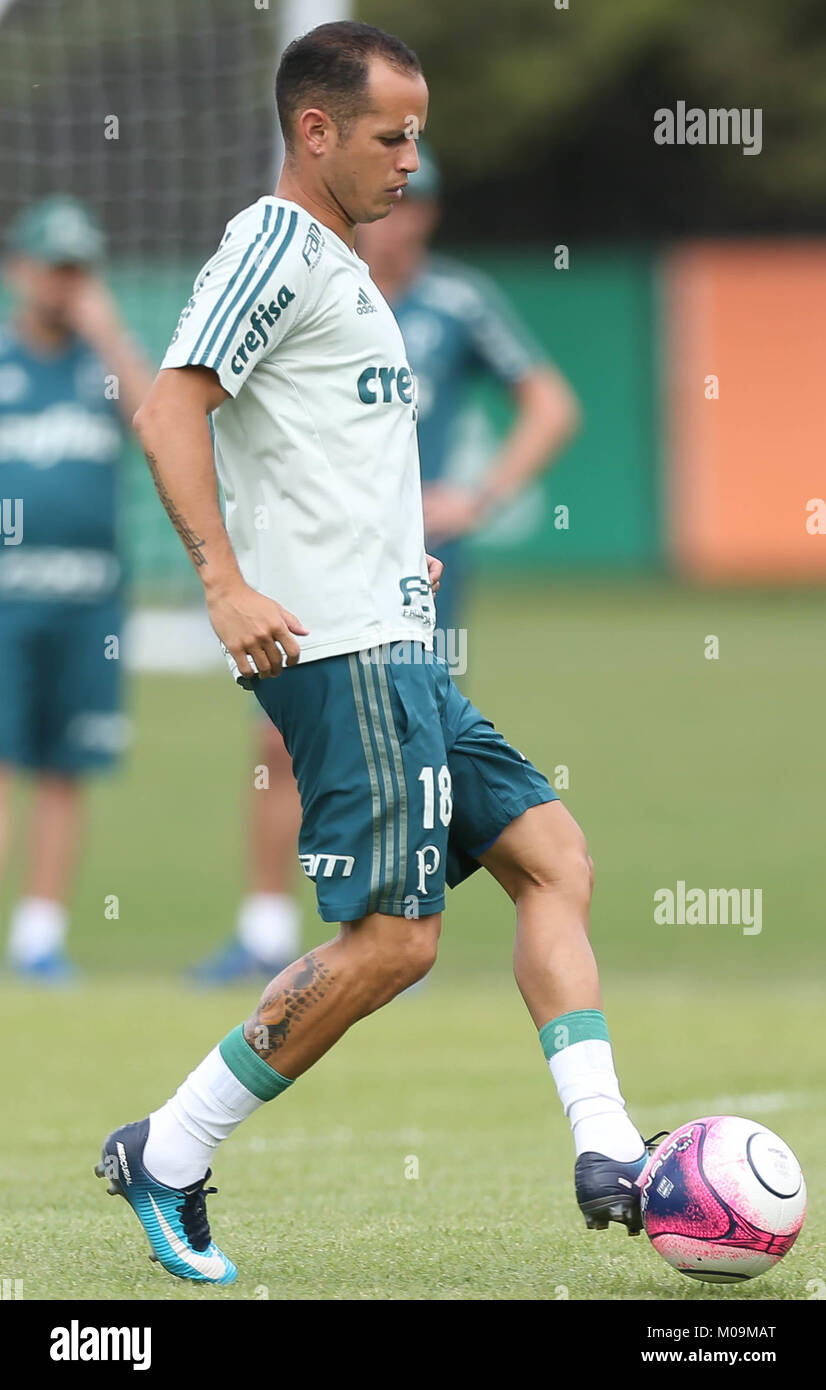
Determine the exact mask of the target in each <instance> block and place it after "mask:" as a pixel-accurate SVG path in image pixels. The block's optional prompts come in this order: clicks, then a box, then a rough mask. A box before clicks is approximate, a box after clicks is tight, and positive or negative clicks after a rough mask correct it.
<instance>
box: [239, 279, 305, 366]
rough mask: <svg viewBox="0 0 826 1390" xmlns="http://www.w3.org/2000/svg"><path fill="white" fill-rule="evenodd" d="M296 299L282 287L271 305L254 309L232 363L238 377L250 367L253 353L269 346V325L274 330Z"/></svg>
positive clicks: (271, 301)
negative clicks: (282, 313)
mask: <svg viewBox="0 0 826 1390" xmlns="http://www.w3.org/2000/svg"><path fill="white" fill-rule="evenodd" d="M294 299H295V295H294V294H293V292H292V290H290V289H288V288H287V286H286V285H282V286H281V289H280V290H279V291H278V294H277V295H276V297H275V299H271V300H270V302H269V304H259V305H258V306H257V307H256V308H255V309H253V311H252V313H251V314H250V316H249V319H248V320H247V322H248V323H249V324H250V327H249V328H248V330H247V332H246V333H245V334H244V336H243V338H242V339H241V341H240V343H238V344H237V346H236V348H235V352H234V353H233V356H232V361H231V362H230V366H231V367H232V370H233V372H234V373H235V375H236V376H241V374H242V372H243V370H244V368H245V367H247V366H248V365H249V361H250V358H251V357H252V355H253V353H256V352H258V351H259V350H260V349H261V348H262V347H266V346H267V343H268V342H269V341H270V335H269V334H268V332H267V325H268V326H269V327H270V328H274V327H275V325H276V322H277V321H278V319H280V317H281V311H282V309H286V307H287V305H288V304H290V303H291V302H292V300H294Z"/></svg>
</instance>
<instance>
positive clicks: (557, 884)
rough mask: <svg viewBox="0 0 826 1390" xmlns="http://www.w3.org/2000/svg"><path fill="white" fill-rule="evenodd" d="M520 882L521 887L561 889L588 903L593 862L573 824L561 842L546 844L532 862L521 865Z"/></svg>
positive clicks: (583, 840)
mask: <svg viewBox="0 0 826 1390" xmlns="http://www.w3.org/2000/svg"><path fill="white" fill-rule="evenodd" d="M522 883H523V888H524V887H527V888H529V889H535V888H540V889H545V888H547V889H554V890H562V891H564V892H565V894H566V895H567V896H569V897H573V898H575V899H577V900H578V901H580V902H582V903H585V904H587V903H589V902H590V901H591V894H592V893H593V888H594V861H593V859H592V858H591V856H590V854H589V853H588V845H587V842H586V840H585V836H584V835H583V833H582V831H581V830H580V828H579V826H578V825H576V823H575V822H574V823H572V825H571V827H570V830H569V833H568V834H566V836H565V838H564V839H563V840H561V841H560V840H559V839H557V840H555V841H553V842H551V841H549V842H548V843H547V844H546V845H545V846H544V847H543V850H542V851H541V852H540V853H539V854H538V855H537V856H536V857H535V858H534V859H533V860H532V861H531V862H529V863H528V864H525V865H523V866H522Z"/></svg>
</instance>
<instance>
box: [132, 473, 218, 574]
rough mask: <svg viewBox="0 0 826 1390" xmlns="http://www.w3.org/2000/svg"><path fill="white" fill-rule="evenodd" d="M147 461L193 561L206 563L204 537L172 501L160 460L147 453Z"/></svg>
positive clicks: (169, 514)
mask: <svg viewBox="0 0 826 1390" xmlns="http://www.w3.org/2000/svg"><path fill="white" fill-rule="evenodd" d="M146 462H147V463H148V464H149V471H150V473H151V474H152V478H153V480H154V483H155V487H156V489H157V492H158V496H159V497H160V499H161V501H162V503H163V505H164V509H165V511H166V514H167V516H168V517H169V520H170V521H171V522H172V525H173V526H174V527H175V530H176V531H177V532H178V535H179V536H180V538H181V540H182V541H183V543H184V545H185V546H186V548H187V550H188V551H189V553H190V555H191V556H192V560H193V563H194V564H195V565H197V566H198V567H200V566H201V565H205V564H206V562H207V558H206V555H205V554H204V551H203V547H204V545H205V544H206V541H205V540H204V537H203V536H197V535H196V534H195V532H194V531H193V530H192V527H191V526H188V525H187V523H186V522H185V521H184V519H183V517H182V516H181V514H180V512H179V511H178V509H177V507H176V506H175V503H174V502H173V501H172V498H171V497H170V496H169V493H168V492H167V490H166V488H165V487H164V482H163V478H162V477H161V474H160V469H159V468H158V460H157V458H156V457H155V455H154V454H149V453H147V455H146Z"/></svg>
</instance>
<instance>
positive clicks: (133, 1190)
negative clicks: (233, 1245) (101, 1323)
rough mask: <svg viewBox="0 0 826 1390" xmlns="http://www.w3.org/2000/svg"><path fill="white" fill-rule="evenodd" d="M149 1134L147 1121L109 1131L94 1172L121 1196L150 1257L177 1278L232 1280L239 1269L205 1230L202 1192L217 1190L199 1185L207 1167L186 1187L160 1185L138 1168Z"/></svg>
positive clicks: (113, 1193)
mask: <svg viewBox="0 0 826 1390" xmlns="http://www.w3.org/2000/svg"><path fill="white" fill-rule="evenodd" d="M148 1136H149V1120H139V1121H138V1122H137V1123H136V1124H131V1125H122V1126H121V1128H120V1129H115V1130H113V1131H112V1133H111V1134H110V1135H109V1136H108V1138H107V1139H105V1140H104V1142H103V1150H102V1152H101V1156H100V1163H98V1164H97V1165H96V1167H95V1173H96V1174H97V1176H98V1177H99V1178H108V1179H109V1187H108V1188H107V1191H108V1192H109V1194H110V1195H111V1196H113V1197H114V1196H119V1197H125V1198H126V1200H127V1202H128V1203H129V1205H130V1207H131V1208H132V1210H133V1211H134V1213H135V1215H136V1216H137V1218H138V1220H139V1221H140V1223H141V1225H142V1226H143V1228H144V1230H145V1231H146V1234H147V1235H148V1237H149V1244H150V1245H151V1246H152V1254H151V1255H150V1257H149V1258H150V1259H152V1260H157V1261H158V1262H159V1263H160V1264H162V1265H163V1267H164V1269H166V1270H168V1271H169V1273H170V1274H174V1275H176V1276H177V1278H178V1279H191V1280H193V1281H194V1282H195V1283H200V1284H234V1283H235V1280H236V1278H237V1276H238V1271H237V1269H236V1268H235V1265H234V1264H233V1263H232V1261H231V1260H228V1259H227V1257H226V1255H225V1254H224V1253H223V1251H222V1250H219V1249H218V1246H217V1245H216V1244H215V1242H214V1241H213V1240H212V1238H211V1236H210V1233H209V1222H208V1221H207V1214H206V1196H207V1193H208V1192H216V1191H217V1188H215V1187H205V1186H204V1184H205V1183H206V1181H207V1179H208V1178H209V1177H211V1175H212V1170H211V1169H209V1168H208V1169H207V1171H206V1173H205V1174H204V1176H203V1177H202V1178H201V1179H200V1181H199V1182H196V1183H193V1184H192V1186H191V1187H184V1188H179V1187H165V1186H164V1184H163V1183H160V1182H156V1181H155V1179H154V1178H153V1177H151V1176H150V1174H149V1173H147V1171H146V1169H145V1168H144V1166H143V1151H144V1148H145V1146H146V1140H147V1138H148Z"/></svg>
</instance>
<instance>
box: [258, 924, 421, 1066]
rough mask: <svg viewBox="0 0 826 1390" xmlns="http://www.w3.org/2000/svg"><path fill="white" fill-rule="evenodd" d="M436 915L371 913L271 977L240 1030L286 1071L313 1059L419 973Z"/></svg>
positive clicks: (419, 975) (275, 1064) (270, 1060)
mask: <svg viewBox="0 0 826 1390" xmlns="http://www.w3.org/2000/svg"><path fill="white" fill-rule="evenodd" d="M441 921H442V919H441V914H440V913H437V914H434V915H433V916H430V917H422V918H420V919H419V920H418V921H417V920H410V921H409V920H407V919H406V918H404V917H388V916H386V915H385V914H384V913H380V912H374V913H371V915H370V916H368V917H362V918H361V920H360V921H358V922H343V923H342V925H341V931H340V932H339V935H338V936H337V937H336V938H335V939H334V940H333V941H328V942H327V943H326V944H325V945H324V946H319V947H318V948H317V949H316V950H313V951H310V952H308V954H307V955H306V956H303V957H302V959H301V960H298V961H296V962H295V964H294V965H291V966H289V967H288V968H287V969H286V970H285V971H283V972H282V974H280V975H278V976H277V977H276V978H275V979H274V980H271V981H270V983H269V985H268V986H267V988H266V989H265V990H264V993H263V995H262V996H261V1000H260V1002H259V1004H258V1007H257V1008H256V1010H255V1012H254V1013H253V1014H252V1016H251V1017H250V1018H249V1019H248V1021H247V1022H246V1024H245V1025H244V1037H245V1038H246V1040H247V1042H248V1043H249V1045H250V1047H253V1048H255V1050H256V1052H257V1053H258V1054H259V1056H261V1057H263V1058H264V1059H265V1060H266V1061H267V1062H268V1063H269V1064H270V1065H271V1066H273V1067H277V1068H278V1070H279V1071H281V1072H283V1073H284V1074H286V1075H288V1076H290V1077H298V1076H301V1074H302V1072H305V1071H307V1069H308V1068H309V1067H311V1066H312V1065H313V1063H314V1062H317V1061H318V1059H319V1057H322V1056H323V1055H324V1053H325V1052H327V1051H329V1049H330V1048H331V1047H332V1046H333V1044H334V1043H336V1042H338V1039H339V1038H340V1037H342V1035H343V1034H344V1033H345V1032H346V1031H347V1029H348V1028H350V1027H351V1026H352V1024H354V1023H356V1022H358V1020H359V1019H361V1018H365V1017H366V1016H367V1015H368V1014H371V1013H374V1012H375V1011H376V1009H380V1008H381V1007H382V1005H383V1004H387V1003H389V1002H390V1000H391V999H395V997H396V995H397V994H401V993H402V991H403V990H405V989H408V988H409V986H410V985H412V984H415V983H416V981H417V980H421V979H422V978H423V976H424V975H426V974H427V972H428V970H429V969H430V967H431V966H432V964H433V962H434V961H435V959H436V950H437V946H438V940H439V932H440V930H441Z"/></svg>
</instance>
